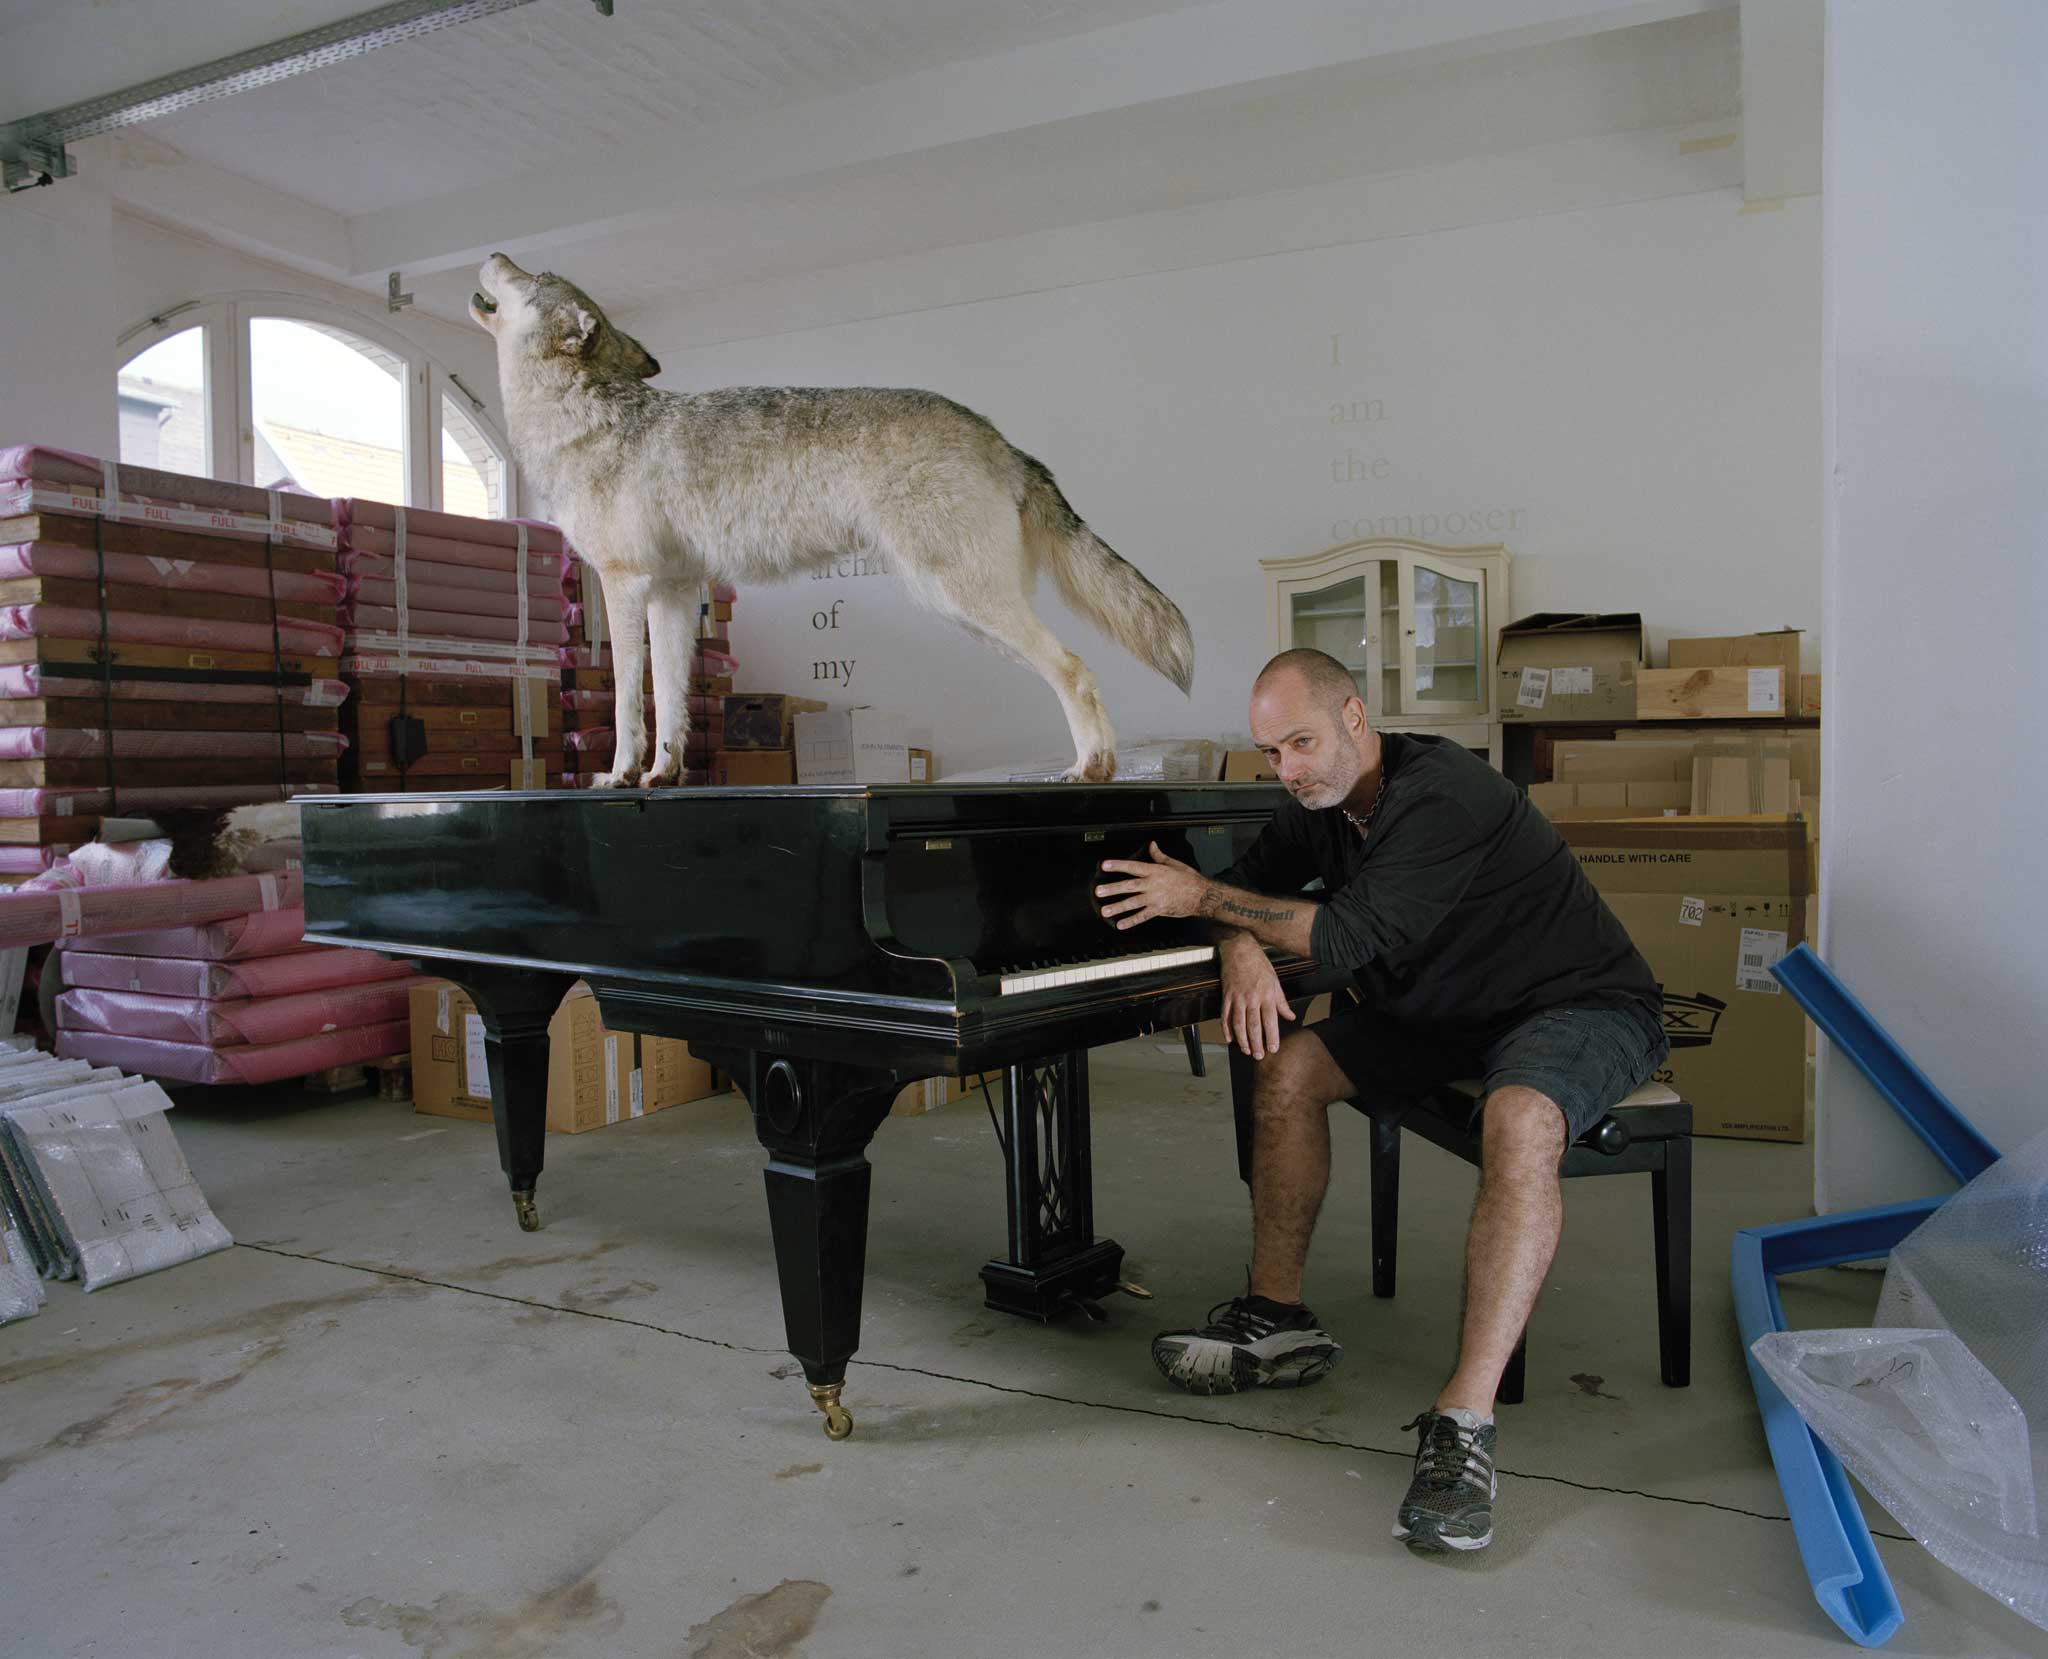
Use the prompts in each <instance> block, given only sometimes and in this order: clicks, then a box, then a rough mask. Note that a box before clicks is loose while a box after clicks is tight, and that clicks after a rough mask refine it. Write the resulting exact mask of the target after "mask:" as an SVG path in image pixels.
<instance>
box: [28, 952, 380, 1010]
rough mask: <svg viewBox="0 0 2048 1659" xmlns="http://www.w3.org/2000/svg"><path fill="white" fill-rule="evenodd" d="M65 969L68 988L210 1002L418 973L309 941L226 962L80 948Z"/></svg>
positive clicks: (364, 954) (69, 954)
mask: <svg viewBox="0 0 2048 1659" xmlns="http://www.w3.org/2000/svg"><path fill="white" fill-rule="evenodd" d="M60 970H61V972H62V975H63V980H64V984H65V985H66V986H67V987H85V988H89V989H93V990H99V991H146V992H148V993H149V994H150V995H152V996H159V997H200V998H204V999H206V1000H207V1001H210V1002H220V1001H225V1000H227V999H230V998H234V997H277V996H292V995H295V994H296V993H298V992H302V991H324V990H328V989H330V988H332V987H335V986H340V985H367V984H371V983H374V982H376V981H378V980H388V979H404V978H406V977H408V976H409V975H410V974H412V972H413V968H412V966H411V965H410V964H409V963H405V962H396V961H393V960H392V959H391V958H390V957H388V956H379V955H377V954H376V953H375V952H374V951H367V950H345V949H342V948H340V947H339V946H323V945H307V946H305V947H304V948H303V949H299V950H294V951H290V952H287V953H286V954H284V955H281V956H258V957H249V958H243V959H240V960H231V961H225V962H209V961H206V960H203V959H200V958H194V957H182V956H121V955H116V954H115V953H113V952H111V951H97V950H80V949H77V948H75V947H74V948H71V949H67V950H66V951H65V952H64V954H63V958H62V961H61V964H60Z"/></svg>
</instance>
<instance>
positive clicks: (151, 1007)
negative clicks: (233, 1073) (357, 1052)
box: [57, 975, 426, 1048]
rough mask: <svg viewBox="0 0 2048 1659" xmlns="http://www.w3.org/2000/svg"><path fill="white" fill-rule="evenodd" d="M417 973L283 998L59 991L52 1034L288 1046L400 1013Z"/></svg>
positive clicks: (423, 980) (215, 1045) (401, 1015)
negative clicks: (214, 998)
mask: <svg viewBox="0 0 2048 1659" xmlns="http://www.w3.org/2000/svg"><path fill="white" fill-rule="evenodd" d="M425 983H426V978H425V976H424V975H414V976H413V977H412V978H411V979H399V980H389V981H385V982H382V983H378V984H370V985H340V986H335V987H332V988H330V989H328V990H324V991H300V992H297V993H295V994H293V995H288V996H272V997H236V998H232V999H226V1000H209V999H206V998H202V997H166V996H152V995H150V994H149V993H147V992H143V991H95V990H88V989H78V990H69V991H65V992H64V993H63V994H62V995H61V996H59V997H58V998H57V1027H58V1029H59V1030H60V1031H92V1032H98V1033H100V1034H102V1035H104V1036H108V1037H151V1038H155V1039H157V1040H159V1041H162V1042H169V1043H199V1044H202V1045H203V1046H205V1047H207V1048H227V1047H231V1046H233V1045H235V1044H238V1043H290V1042H297V1041H298V1040H299V1039H300V1038H301V1037H318V1036H320V1035H322V1034H323V1033H325V1032H329V1031H341V1030H345V1029H347V1028H348V1027H350V1026H358V1025H380V1024H384V1023H386V1022H388V1021H392V1020H403V1019H405V1018H406V1017H407V1014H406V1004H407V1001H408V999H409V998H410V996H411V993H412V987H413V986H414V985H416V984H418V985H424V984H425Z"/></svg>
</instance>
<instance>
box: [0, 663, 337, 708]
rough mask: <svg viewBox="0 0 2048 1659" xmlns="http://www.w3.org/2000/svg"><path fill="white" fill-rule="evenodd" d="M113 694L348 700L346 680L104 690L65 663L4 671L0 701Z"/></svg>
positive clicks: (157, 684) (303, 703) (129, 685)
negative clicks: (296, 683) (295, 683)
mask: <svg viewBox="0 0 2048 1659" xmlns="http://www.w3.org/2000/svg"><path fill="white" fill-rule="evenodd" d="M109 691H111V692H112V694H113V698H114V701H115V702H117V703H249V704H252V705H261V706H263V707H266V708H267V707H270V706H271V705H272V704H274V703H276V702H278V701H279V700H282V701H283V702H284V703H285V704H286V706H287V707H291V708H310V709H338V708H340V707H341V705H342V704H343V703H344V702H346V701H347V700H348V685H347V683H346V682H345V681H342V680H314V681H312V682H311V683H310V684H307V685H288V686H267V685H233V684H228V683H225V682H221V681H214V680H198V681H193V680H115V681H114V682H112V684H111V685H107V686H103V685H102V683H101V681H100V679H99V676H98V675H97V674H95V673H94V672H93V671H92V670H91V669H90V668H83V667H77V666H73V665H70V664H61V663H47V664H45V663H33V662H25V663H12V664H9V665H8V666H6V667H4V668H0V698H4V697H90V698H92V699H93V700H94V701H95V702H97V701H99V699H100V698H101V697H102V696H104V695H105V694H106V693H107V692H109Z"/></svg>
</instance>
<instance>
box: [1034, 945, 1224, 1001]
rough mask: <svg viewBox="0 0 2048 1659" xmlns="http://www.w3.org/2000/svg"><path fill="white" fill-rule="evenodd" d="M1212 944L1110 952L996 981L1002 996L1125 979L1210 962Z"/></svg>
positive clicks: (1213, 958)
mask: <svg viewBox="0 0 2048 1659" xmlns="http://www.w3.org/2000/svg"><path fill="white" fill-rule="evenodd" d="M1215 958H1216V947H1215V946H1214V945H1185V946H1182V947H1180V948H1178V949H1175V950H1154V951H1140V952H1138V953H1137V954H1136V955H1133V956H1112V957H1106V958H1104V959H1102V960H1100V961H1096V962H1082V963H1078V964H1075V965H1073V966H1070V967H1064V968H1041V969H1038V970H1036V971H1034V972H1030V973H1014V974H1004V975H1003V977H1002V979H1001V980H1000V982H999V984H998V990H999V993H1000V994H1001V995H1003V996H1006V997H1011V996H1019V995H1022V994H1023V993H1024V992H1027V991H1053V990H1060V989H1064V988H1066V987H1068V986H1073V985H1089V984H1093V983H1095V982H1096V981H1098V980H1104V979H1126V978H1130V977H1132V976H1134V975H1137V974H1148V973H1158V972H1160V971H1161V970H1163V969H1166V968H1184V967H1188V966H1191V965H1192V964H1194V963H1197V962H1212V961H1214V960H1215Z"/></svg>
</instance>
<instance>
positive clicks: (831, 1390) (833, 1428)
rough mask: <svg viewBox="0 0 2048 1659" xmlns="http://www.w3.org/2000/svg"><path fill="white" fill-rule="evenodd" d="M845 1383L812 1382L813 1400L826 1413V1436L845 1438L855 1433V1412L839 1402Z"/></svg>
mask: <svg viewBox="0 0 2048 1659" xmlns="http://www.w3.org/2000/svg"><path fill="white" fill-rule="evenodd" d="M845 1386H846V1385H845V1384H844V1383H812V1384H811V1385H810V1390H811V1400H812V1403H813V1404H815V1405H816V1406H817V1408H818V1409H819V1410H820V1411H822V1412H823V1413H824V1414H825V1438H826V1439H827V1440H844V1439H845V1438H846V1437H847V1436H848V1435H849V1434H851V1433H853V1413H852V1412H850V1411H848V1410H847V1409H846V1407H844V1406H843V1405H841V1404H840V1403H839V1391H840V1389H842V1388H844V1387H845Z"/></svg>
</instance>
